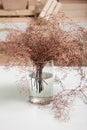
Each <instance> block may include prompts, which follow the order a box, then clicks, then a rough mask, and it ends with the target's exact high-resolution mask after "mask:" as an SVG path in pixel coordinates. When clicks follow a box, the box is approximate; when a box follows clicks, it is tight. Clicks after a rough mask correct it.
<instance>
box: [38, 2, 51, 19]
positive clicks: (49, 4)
mask: <svg viewBox="0 0 87 130" xmlns="http://www.w3.org/2000/svg"><path fill="white" fill-rule="evenodd" d="M52 2H53V0H48V1H47V3H46V5H45V7H44V8H43V10H42V12H41V13H40V15H39V17H44V16H45V15H46V13H47V11H48V10H49V8H50V6H51V4H52Z"/></svg>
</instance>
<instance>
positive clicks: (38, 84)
mask: <svg viewBox="0 0 87 130" xmlns="http://www.w3.org/2000/svg"><path fill="white" fill-rule="evenodd" d="M29 78H30V80H29V81H30V82H29V87H30V91H29V101H30V102H31V103H34V104H48V103H50V101H51V100H52V97H53V83H54V66H53V61H49V62H47V63H46V64H45V66H44V67H43V69H42V70H41V69H39V71H37V69H36V68H35V67H33V71H32V73H30V74H29Z"/></svg>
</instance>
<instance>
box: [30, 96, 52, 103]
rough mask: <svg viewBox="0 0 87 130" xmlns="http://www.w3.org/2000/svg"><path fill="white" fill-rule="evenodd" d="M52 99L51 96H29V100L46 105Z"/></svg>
mask: <svg viewBox="0 0 87 130" xmlns="http://www.w3.org/2000/svg"><path fill="white" fill-rule="evenodd" d="M51 101H52V97H45V98H43V97H42V98H41V97H32V96H30V97H29V102H30V103H33V104H37V105H47V104H50V102H51Z"/></svg>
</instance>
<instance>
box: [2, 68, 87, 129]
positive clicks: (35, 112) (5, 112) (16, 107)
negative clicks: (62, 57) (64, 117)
mask: <svg viewBox="0 0 87 130" xmlns="http://www.w3.org/2000/svg"><path fill="white" fill-rule="evenodd" d="M58 70H59V71H58V74H57V75H58V76H59V77H61V76H62V75H63V72H64V73H66V72H67V73H68V72H69V73H68V77H67V78H66V80H65V81H64V84H65V86H66V87H67V86H69V85H70V84H71V87H72V88H73V87H74V86H75V85H77V84H78V83H79V81H78V80H79V79H80V77H79V76H78V75H77V76H76V73H77V72H75V70H74V69H73V68H72V69H71V71H70V70H69V69H66V68H64V69H63V71H62V70H60V68H58ZM84 70H85V72H87V68H84ZM61 71H62V75H61ZM56 72H57V71H56ZM86 74H87V73H86ZM22 76H23V72H21V74H20V71H19V69H18V68H17V67H13V68H11V69H10V70H9V69H8V70H6V69H4V67H0V130H45V129H50V130H58V129H59V130H65V129H66V130H87V106H86V105H85V104H84V103H83V102H82V100H81V99H78V98H77V99H76V101H75V102H74V105H73V107H72V110H71V114H70V120H69V121H67V122H61V121H59V120H58V119H55V118H54V112H53V110H52V106H51V105H47V106H43V107H40V106H36V105H33V104H30V103H29V102H28V95H27V96H25V92H23V90H22V93H20V91H19V90H20V89H21V86H19V81H20V79H21V77H22ZM57 88H58V86H54V89H55V90H54V92H56V91H58V90H57Z"/></svg>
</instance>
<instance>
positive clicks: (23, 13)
mask: <svg viewBox="0 0 87 130" xmlns="http://www.w3.org/2000/svg"><path fill="white" fill-rule="evenodd" d="M32 15H34V12H33V11H31V10H29V9H25V10H15V11H6V10H0V17H1V16H32Z"/></svg>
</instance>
